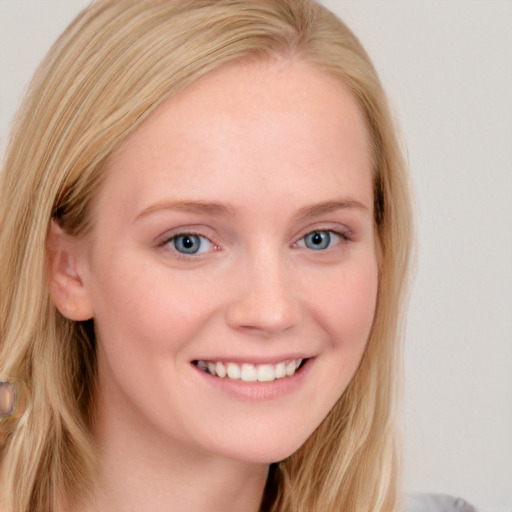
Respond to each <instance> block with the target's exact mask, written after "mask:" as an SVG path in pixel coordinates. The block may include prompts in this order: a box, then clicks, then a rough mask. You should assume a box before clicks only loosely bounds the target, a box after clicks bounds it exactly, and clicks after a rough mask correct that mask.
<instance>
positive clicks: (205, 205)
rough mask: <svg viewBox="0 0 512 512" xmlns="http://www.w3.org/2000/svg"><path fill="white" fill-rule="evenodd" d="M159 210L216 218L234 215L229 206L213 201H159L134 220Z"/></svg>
mask: <svg viewBox="0 0 512 512" xmlns="http://www.w3.org/2000/svg"><path fill="white" fill-rule="evenodd" d="M159 210H170V211H180V212H190V213H202V214H207V215H216V216H222V215H223V216H227V215H233V213H234V209H233V208H232V207H231V206H229V205H227V204H221V203H216V202H213V201H161V202H158V203H155V204H153V205H151V206H150V207H148V208H145V209H144V210H143V211H142V212H141V213H139V215H137V217H136V219H138V218H140V217H144V216H145V215H148V214H149V213H153V212H156V211H159Z"/></svg>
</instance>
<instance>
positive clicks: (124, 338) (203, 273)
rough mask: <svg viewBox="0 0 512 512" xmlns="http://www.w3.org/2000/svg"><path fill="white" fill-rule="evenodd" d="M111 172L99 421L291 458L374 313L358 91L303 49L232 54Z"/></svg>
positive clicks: (359, 347)
mask: <svg viewBox="0 0 512 512" xmlns="http://www.w3.org/2000/svg"><path fill="white" fill-rule="evenodd" d="M107 172H108V175H107V177H106V181H105V183H104V187H103V189H102V191H101V193H100V195H99V197H98V198H97V202H96V205H95V208H96V214H97V218H96V225H95V228H94V231H93V233H92V236H91V239H90V240H89V244H90V245H89V246H88V248H87V250H86V251H84V252H83V255H82V259H81V260H80V265H79V268H80V275H81V281H82V283H83V287H84V290H85V292H86V294H87V297H88V300H89V302H90V306H91V308H92V310H93V312H94V320H95V326H96V331H97V337H98V340H97V350H98V368H99V383H98V384H99V396H100V397H101V398H100V401H99V404H100V405H99V417H100V423H101V421H102V415H103V421H110V420H109V419H108V418H117V420H119V419H121V420H122V424H123V425H124V426H125V427H126V428H127V429H133V431H134V432H135V431H140V432H145V433H146V434H147V436H151V435H153V434H154V435H158V436H159V438H161V437H162V436H163V437H164V438H165V439H166V440H167V441H168V443H170V445H169V446H172V443H176V446H182V447H183V446H187V448H188V449H189V450H196V451H197V452H198V453H202V454H203V455H207V454H210V455H215V456H219V455H220V456H223V457H228V458H235V459H238V460H245V461H252V462H272V461H277V460H280V459H283V458H285V457H287V456H288V455H290V454H291V453H293V452H294V451H295V450H296V449H297V448H299V447H300V446H301V445H302V444H303V443H304V441H305V440H306V439H307V438H308V437H309V436H310V434H311V433H312V432H313V431H314V430H315V428H316V427H317V426H318V425H319V424H320V423H321V421H322V420H323V419H324V418H325V416H326V415H327V413H328V412H329V410H330V409H331V408H332V407H333V405H334V404H335V402H336V401H337V400H338V399H339V398H340V396H341V395H342V393H343V392H344V390H345V389H346V387H347V385H348V383H349V381H350V380H351V378H352V376H353V375H354V372H355V371H356V368H357V366H358V364H359V362H360V360H361V357H362V354H363V351H364V349H365V344H366V341H367V338H368V334H369V331H370V328H371V325H372V320H373V317H374V311H375V301H376V294H377V282H378V270H377V258H376V250H375V246H376V241H375V234H374V225H373V193H372V173H371V158H370V151H369V141H368V133H367V130H366V128H365V123H364V121H363V117H362V115H361V113H360V112H359V110H358V108H357V106H356V104H355V102H354V100H353V99H352V97H351V96H350V94H349V93H348V92H347V90H346V89H345V88H344V87H343V86H342V85H341V84H340V83H339V82H338V81H337V80H335V79H333V78H331V77H329V76H328V75H326V74H323V73H322V72H320V71H317V70H315V69H314V68H312V67H310V66H309V65H306V64H304V63H300V62H291V61H272V62H265V63H245V64H237V65H233V66H231V67H228V68H224V69H222V70H220V71H217V72H215V73H213V74H211V75H209V76H208V77H206V78H204V79H203V80H201V81H200V82H198V83H197V84H195V85H193V86H192V87H190V88H188V89H187V90H186V91H184V92H182V93H181V94H180V95H178V96H177V97H175V98H174V99H171V100H170V101H168V102H167V103H165V104H164V105H163V106H161V107H160V108H159V109H158V110H157V111H156V112H155V113H154V114H153V115H151V116H150V117H149V118H148V119H147V120H146V121H145V122H144V123H143V124H142V125H141V126H140V127H139V128H138V129H137V130H136V131H135V132H134V133H133V134H132V135H131V136H130V137H129V138H128V139H127V141H126V143H125V144H124V146H123V147H122V148H121V150H120V151H119V152H118V153H117V154H116V156H115V158H114V159H113V160H112V162H111V164H110V166H109V169H108V171H107ZM296 366H298V368H296ZM226 373H227V375H226ZM112 421H114V420H112Z"/></svg>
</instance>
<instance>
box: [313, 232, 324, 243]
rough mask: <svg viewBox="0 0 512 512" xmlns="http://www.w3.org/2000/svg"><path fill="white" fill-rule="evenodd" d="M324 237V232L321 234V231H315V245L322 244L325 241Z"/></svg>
mask: <svg viewBox="0 0 512 512" xmlns="http://www.w3.org/2000/svg"><path fill="white" fill-rule="evenodd" d="M323 238H324V237H323V236H322V234H321V233H315V234H314V235H313V243H314V244H315V245H320V244H321V243H322V242H323Z"/></svg>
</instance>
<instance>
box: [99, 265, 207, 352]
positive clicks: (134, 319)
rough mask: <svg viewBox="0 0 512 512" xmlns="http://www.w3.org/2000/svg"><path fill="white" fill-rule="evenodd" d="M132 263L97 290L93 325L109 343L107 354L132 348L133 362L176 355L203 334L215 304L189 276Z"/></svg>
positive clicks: (113, 273) (104, 280) (113, 271)
mask: <svg viewBox="0 0 512 512" xmlns="http://www.w3.org/2000/svg"><path fill="white" fill-rule="evenodd" d="M129 263H130V262H128V261H127V262H125V263H124V264H122V265H118V267H117V268H116V269H111V272H110V273H109V274H108V275H103V276H102V278H101V279H100V280H99V283H98V286H96V287H95V288H96V291H97V293H96V294H95V297H94V299H95V300H94V302H95V321H96V326H97V333H98V336H99V338H100V340H108V347H105V350H106V351H107V352H108V351H114V350H116V351H125V352H128V351H127V350H126V349H127V348H128V347H129V348H130V351H129V353H130V354H132V355H133V356H134V357H135V358H140V357H142V358H151V357H157V356H159V355H162V354H165V353H169V352H176V350H179V349H180V347H181V346H183V345H185V344H186V342H187V341H189V340H190V339H191V338H193V336H194V334H195V333H196V332H197V331H198V330H199V329H201V326H202V325H203V324H204V323H205V322H206V321H207V319H208V318H209V316H210V311H211V309H212V308H213V306H214V304H213V303H212V301H211V299H210V300H207V299H208V294H207V293H205V290H204V287H200V286H196V283H195V282H194V281H192V282H191V281H190V279H187V278H186V276H185V278H179V277H178V278H177V277H176V276H170V275H168V274H169V273H168V271H167V272H162V270H161V269H160V267H158V266H156V265H155V266H152V265H151V264H147V265H144V266H140V268H136V267H135V266H134V265H133V264H129ZM132 263H133V262H132Z"/></svg>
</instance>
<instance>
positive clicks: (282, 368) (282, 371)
mask: <svg viewBox="0 0 512 512" xmlns="http://www.w3.org/2000/svg"><path fill="white" fill-rule="evenodd" d="M274 372H275V376H276V379H282V378H283V377H286V363H284V362H283V363H277V364H276V368H275V370H274Z"/></svg>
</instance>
